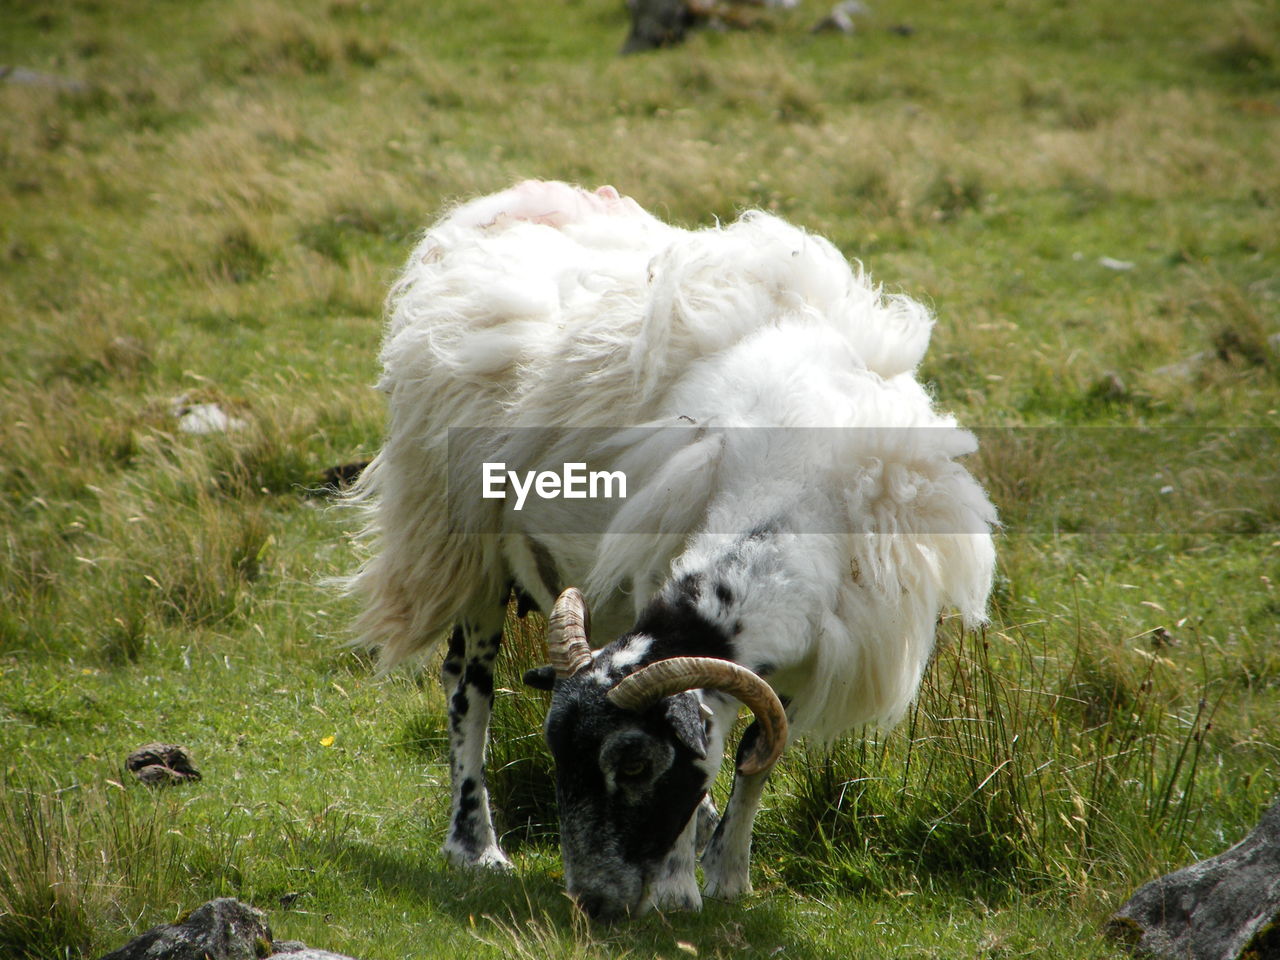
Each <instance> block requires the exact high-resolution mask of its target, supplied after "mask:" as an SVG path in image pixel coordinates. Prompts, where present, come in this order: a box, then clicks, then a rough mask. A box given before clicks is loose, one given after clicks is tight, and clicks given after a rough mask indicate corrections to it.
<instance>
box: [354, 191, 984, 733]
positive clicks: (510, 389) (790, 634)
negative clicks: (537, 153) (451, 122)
mask: <svg viewBox="0 0 1280 960" xmlns="http://www.w3.org/2000/svg"><path fill="white" fill-rule="evenodd" d="M387 306H388V323H387V329H386V337H385V340H384V343H383V347H382V354H381V359H382V364H383V369H384V373H383V377H382V380H381V382H380V388H381V389H382V390H383V391H385V392H386V394H387V396H388V403H389V423H388V430H387V438H386V443H385V446H384V447H383V449H382V451H381V453H380V454H379V455H378V457H377V458H376V459H375V460H374V462H373V464H372V465H371V466H370V467H369V468H368V469H367V470H366V472H365V474H364V476H363V477H362V478H361V480H360V482H359V484H358V485H357V487H356V489H355V491H354V493H353V498H354V499H355V500H357V501H358V502H360V503H362V504H364V505H365V506H366V508H367V510H368V517H369V526H368V530H367V534H368V536H369V537H370V538H371V540H372V546H373V551H372V553H371V556H370V558H369V559H368V561H367V562H366V563H365V564H364V566H363V567H362V568H361V569H360V570H359V571H358V572H357V573H356V574H355V575H354V576H353V577H352V578H351V579H350V581H349V585H350V587H351V588H352V590H353V591H354V592H356V593H357V594H359V595H360V596H361V597H362V598H363V600H364V610H363V613H362V615H361V619H360V622H359V629H360V631H361V634H362V637H363V639H364V640H365V641H367V642H370V643H373V644H376V645H378V646H380V647H381V648H382V651H383V657H384V662H386V663H394V662H397V661H399V660H401V659H403V658H405V657H407V656H409V655H412V654H414V653H417V652H419V651H422V650H424V649H426V648H427V647H429V646H431V645H432V644H433V643H434V642H435V641H436V640H437V639H438V638H439V637H441V636H443V635H444V634H445V633H446V632H447V631H448V629H449V628H450V627H451V625H452V624H453V623H455V622H456V621H458V620H461V619H463V618H466V617H468V616H471V615H473V611H475V610H478V609H483V608H486V607H491V606H492V605H493V604H494V603H497V602H499V600H500V596H501V591H502V590H503V587H504V584H505V583H507V582H508V580H509V579H510V578H511V577H513V576H514V577H515V578H517V579H518V580H520V581H521V583H522V584H523V585H524V586H525V588H526V589H527V590H529V592H530V593H532V594H533V596H534V597H535V599H537V600H538V601H539V602H540V603H543V604H549V602H550V599H551V598H550V597H549V596H547V595H546V594H547V590H545V589H543V588H542V587H541V586H540V584H539V581H538V578H537V576H536V573H535V571H534V569H533V567H534V564H535V560H534V558H533V556H532V555H531V551H530V547H529V541H528V537H526V535H525V533H526V531H524V530H522V529H521V526H520V519H521V518H520V514H514V513H510V512H508V513H506V514H503V515H502V516H501V519H500V521H499V523H500V524H501V528H502V529H503V530H505V531H506V533H504V534H502V535H498V534H494V535H476V534H467V535H459V534H455V533H451V532H450V517H449V516H448V510H447V507H446V499H445V496H444V493H443V491H444V490H445V487H446V481H447V479H448V478H447V476H446V474H447V472H448V459H447V448H446V442H445V441H446V432H447V430H448V429H449V428H450V427H459V426H466V427H495V428H498V427H501V428H509V427H573V428H577V427H615V428H623V427H631V426H639V425H664V426H673V427H674V426H679V425H682V424H689V423H690V421H692V422H693V424H694V425H692V426H690V429H688V430H687V431H675V430H664V431H658V432H653V431H632V432H631V433H628V432H626V431H620V432H619V434H618V437H617V440H616V442H615V443H614V444H613V445H612V455H613V459H614V464H615V465H616V466H617V467H619V468H622V469H625V470H627V471H628V477H629V478H632V477H633V474H634V478H635V479H634V480H633V481H632V489H631V490H630V491H629V495H628V497H627V499H626V500H621V501H611V502H610V504H609V505H608V506H607V509H608V510H610V511H612V513H611V514H610V515H609V516H608V517H606V523H605V526H608V525H609V524H610V523H611V524H612V526H611V528H610V529H611V530H612V531H613V532H610V533H606V534H601V535H596V536H584V535H575V536H567V535H554V534H539V535H538V538H537V539H538V541H539V544H540V545H541V546H542V547H544V548H545V549H546V550H547V551H549V553H550V555H551V556H552V557H553V558H554V560H555V563H556V567H557V570H558V572H559V574H560V577H561V581H562V585H569V584H574V585H578V586H580V587H582V588H583V589H584V593H585V594H586V595H587V598H588V600H589V602H590V603H591V604H592V613H593V620H594V622H595V624H596V630H595V634H596V639H597V640H598V641H604V640H610V639H612V638H613V634H612V633H609V634H607V635H606V633H605V631H606V630H622V629H625V628H627V627H629V626H630V621H631V618H632V616H633V615H634V612H635V610H636V609H638V607H639V606H640V605H642V604H643V603H644V602H645V601H646V600H647V599H648V598H649V597H650V596H652V594H653V592H654V591H655V590H657V589H658V588H659V587H660V586H661V585H662V583H663V582H664V581H666V580H667V579H668V577H669V576H670V575H671V574H672V572H673V570H674V571H675V572H677V573H680V572H690V571H697V570H698V569H701V568H703V567H705V566H707V565H714V563H715V557H716V554H717V551H723V550H724V549H726V548H727V547H726V545H727V544H729V543H730V542H731V541H732V540H734V539H735V536H736V537H737V539H739V540H740V535H741V534H743V533H745V532H746V531H748V530H750V529H752V528H753V526H754V525H756V524H758V523H760V522H762V521H775V522H778V524H779V528H780V529H781V530H782V532H783V534H784V535H783V536H782V537H780V538H779V539H778V544H779V546H778V552H779V555H778V556H774V557H770V558H768V563H767V564H765V565H764V566H762V567H761V568H760V570H759V571H758V575H759V577H761V578H764V579H766V580H769V578H772V580H770V581H769V583H766V584H765V585H764V586H763V587H762V585H761V584H760V583H759V582H758V581H757V582H754V583H753V584H752V585H751V586H752V589H751V590H750V591H746V592H747V593H749V595H750V596H751V598H752V599H751V601H750V602H751V603H753V604H755V605H757V607H759V609H757V610H756V611H755V614H754V619H753V621H752V622H753V623H754V624H757V625H761V624H766V623H767V624H770V625H771V627H770V628H769V629H762V628H760V627H758V626H757V627H756V628H755V629H753V631H752V632H751V635H749V636H745V637H743V638H741V642H742V644H743V645H744V646H745V647H746V648H749V650H748V656H744V657H740V659H743V660H744V662H751V663H762V662H768V663H770V664H772V665H774V666H775V667H776V670H777V672H776V674H774V675H771V678H770V679H771V682H773V684H774V685H775V687H777V688H778V690H779V692H780V693H782V694H784V695H789V696H791V697H792V698H793V708H792V712H793V717H792V726H793V730H794V732H795V733H797V734H804V733H807V734H810V735H814V736H817V737H820V738H829V737H833V736H835V735H837V734H839V733H840V732H842V731H844V730H846V729H848V728H849V727H850V726H852V725H855V724H859V723H864V722H870V721H882V722H892V721H894V720H896V719H897V718H898V717H900V716H901V715H902V713H903V712H904V711H905V710H906V709H907V707H908V706H909V704H910V702H911V700H912V698H913V697H914V696H915V691H916V688H917V685H918V683H919V678H920V676H921V673H922V672H923V670H924V667H925V665H926V663H927V661H928V658H929V655H930V652H931V650H932V646H933V636H934V630H935V626H936V621H937V616H938V613H939V610H940V609H941V607H942V606H944V605H947V604H950V605H953V606H955V607H957V608H958V609H959V611H960V612H961V613H962V614H963V616H964V618H965V620H966V621H967V622H968V623H970V624H974V623H979V622H981V621H982V620H983V618H984V614H985V607H986V600H987V594H988V592H989V589H990V585H991V577H992V571H993V567H994V551H993V548H992V543H991V537H990V534H989V529H990V527H991V526H992V525H993V524H994V523H995V522H996V517H995V511H994V508H993V507H992V506H991V504H990V502H989V501H988V499H987V497H986V495H985V494H984V493H983V491H982V490H981V488H980V487H979V486H978V484H977V483H976V482H975V481H974V480H973V478H972V477H971V476H970V475H969V474H968V473H967V471H965V470H964V468H963V467H962V466H960V465H959V464H958V463H957V462H956V458H958V457H960V456H963V455H964V454H966V453H969V452H971V451H972V450H973V449H974V447H975V445H976V444H975V441H974V439H973V437H972V435H971V434H968V433H966V432H964V431H962V430H960V429H958V428H957V427H956V425H955V422H954V420H953V419H952V418H951V417H949V416H946V415H943V414H940V413H938V412H937V411H936V410H935V409H934V404H933V402H932V401H931V399H930V398H929V396H928V395H927V394H926V392H925V391H924V389H923V388H922V387H921V386H920V385H919V383H917V382H916V380H915V379H914V376H913V371H914V370H915V368H916V366H917V365H918V364H919V362H920V359H921V358H922V356H923V355H924V352H925V349H926V348H927V346H928V341H929V335H930V330H931V327H932V323H933V320H932V318H931V317H930V315H929V313H928V311H927V310H926V309H925V308H924V307H923V306H922V305H921V304H919V303H917V302H915V301H913V300H910V299H908V298H906V297H893V296H886V295H885V294H884V293H883V292H882V291H881V290H880V289H879V288H878V287H876V286H874V285H872V284H871V282H870V281H869V280H868V278H867V277H866V275H865V274H864V273H863V271H862V269H861V266H860V265H858V266H856V267H851V266H850V264H849V263H848V262H847V261H846V260H845V259H844V257H843V256H842V255H841V254H840V253H839V251H837V250H836V249H835V247H833V246H832V245H831V244H830V243H828V242H827V241H825V240H823V239H821V238H819V237H815V236H812V235H810V234H807V233H805V232H804V231H802V230H800V229H798V228H796V227H794V226H791V225H789V224H787V223H785V222H783V221H782V220H779V219H778V218H776V217H773V216H770V215H769V214H766V213H761V212H751V213H747V214H744V215H743V216H742V217H741V218H740V219H739V220H738V221H737V222H735V223H733V224H730V225H728V226H723V227H715V228H711V229H705V230H694V231H688V230H682V229H678V228H675V227H671V226H669V225H666V224H664V223H662V222H660V221H658V220H656V219H655V218H654V217H652V216H650V215H649V214H648V213H646V212H645V211H643V210H642V209H641V208H640V207H639V206H638V205H636V204H635V202H634V201H632V200H630V199H629V198H625V197H620V196H619V195H618V193H617V191H614V190H613V189H612V188H602V189H601V190H599V191H596V192H594V193H588V192H587V191H584V190H580V189H578V188H575V187H571V186H568V185H566V184H561V183H542V182H529V183H525V184H521V185H519V186H517V187H514V188H512V189H510V190H507V191H504V192H501V193H498V194H494V195H492V196H488V197H483V198H480V199H478V200H474V201H472V202H470V203H467V204H464V205H462V206H460V207H458V208H456V209H455V210H453V211H452V212H451V213H450V214H448V215H447V216H445V217H444V218H443V219H442V220H440V221H439V222H438V223H437V224H435V225H434V226H433V227H432V228H430V229H429V230H428V231H427V232H426V234H425V236H424V237H423V238H422V240H421V242H420V243H419V244H418V245H417V247H416V249H415V250H414V251H413V254H412V255H411V256H410V258H409V261H408V263H407V264H406V266H405V268H404V271H403V273H402V274H401V276H400V279H399V280H398V281H397V282H396V284H395V285H394V287H393V288H392V291H391V294H390V296H389V299H388V305H387ZM717 427H762V428H763V427H790V428H815V429H814V430H812V431H809V430H798V431H796V432H795V434H794V435H792V433H791V432H790V431H783V430H762V431H750V430H747V431H717V430H715V429H710V428H717ZM818 428H843V429H841V430H838V431H831V437H832V439H831V441H830V442H815V439H814V438H815V437H819V436H821V433H820V432H819V431H818ZM853 428H862V429H857V430H855V429H853ZM868 428H875V429H868ZM908 428H931V429H908ZM806 438H807V439H806ZM655 445H658V446H660V447H661V449H658V448H655ZM764 463H768V464H769V469H768V470H764V469H762V468H761V465H762V464H764ZM779 464H781V467H779ZM766 476H767V479H762V478H764V477H766ZM499 503H500V502H497V501H488V502H486V507H485V508H486V509H488V504H494V506H493V507H492V509H494V510H495V511H499V510H500V509H501V508H500V506H499V505H498V504H499ZM597 508H599V507H598V505H597ZM779 518H781V519H780V520H779ZM453 519H454V520H455V521H456V520H457V519H458V518H456V517H455V518H453ZM494 528H495V529H496V527H494ZM601 529H604V526H602V527H601ZM637 529H646V530H661V531H664V532H663V533H660V534H659V533H654V534H637V533H631V532H625V531H631V530H637ZM788 531H791V532H790V533H788ZM815 531H818V532H815ZM762 563H764V559H763V558H762ZM729 586H730V587H731V588H732V587H733V586H734V585H732V584H730V585H729ZM742 586H743V589H744V591H745V587H746V585H742ZM770 605H772V606H770ZM544 608H545V607H544ZM708 614H709V615H714V611H708Z"/></svg>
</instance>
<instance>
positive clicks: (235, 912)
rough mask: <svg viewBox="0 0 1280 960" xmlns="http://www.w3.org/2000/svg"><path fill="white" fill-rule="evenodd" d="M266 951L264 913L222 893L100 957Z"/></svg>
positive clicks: (205, 958) (222, 957) (254, 956)
mask: <svg viewBox="0 0 1280 960" xmlns="http://www.w3.org/2000/svg"><path fill="white" fill-rule="evenodd" d="M270 953H271V928H270V927H268V926H267V918H266V915H265V914H264V913H263V912H262V911H261V910H255V909H254V908H253V907H251V906H249V905H248V904H246V903H241V902H240V901H239V900H235V899H232V898H231V897H224V898H222V899H220V900H210V901H209V902H208V903H206V904H204V905H203V906H201V907H197V908H196V909H195V910H193V911H191V915H190V916H188V917H187V919H186V920H184V921H183V922H182V923H178V924H164V925H162V926H159V927H153V928H152V929H150V930H148V931H147V932H146V933H144V934H143V935H142V936H140V937H138V938H137V939H136V940H131V941H129V942H128V943H126V944H125V945H124V946H123V947H121V948H120V949H119V950H115V951H113V952H111V953H108V954H107V955H106V956H104V957H102V958H101V960H259V958H261V957H265V956H268V955H269V954H270Z"/></svg>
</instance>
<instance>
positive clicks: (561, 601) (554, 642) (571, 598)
mask: <svg viewBox="0 0 1280 960" xmlns="http://www.w3.org/2000/svg"><path fill="white" fill-rule="evenodd" d="M587 620H588V614H587V601H586V600H585V599H583V596H582V593H581V592H580V591H579V590H578V588H577V587H569V588H568V589H567V590H565V591H564V593H562V594H560V596H559V597H557V598H556V604H555V606H554V607H552V608H551V616H550V617H548V618H547V657H548V659H550V660H551V666H553V667H555V671H556V678H557V679H560V680H564V679H567V678H569V677H572V676H573V675H574V674H575V673H577V672H578V671H579V670H581V669H583V668H584V667H589V666H591V662H592V661H591V644H590V643H588V642H587Z"/></svg>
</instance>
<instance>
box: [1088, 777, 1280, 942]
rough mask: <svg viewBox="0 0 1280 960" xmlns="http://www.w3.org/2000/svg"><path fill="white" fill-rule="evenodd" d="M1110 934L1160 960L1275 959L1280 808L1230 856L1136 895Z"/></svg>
mask: <svg viewBox="0 0 1280 960" xmlns="http://www.w3.org/2000/svg"><path fill="white" fill-rule="evenodd" d="M1107 931H1108V933H1110V934H1111V935H1112V936H1114V937H1116V938H1117V939H1119V940H1121V941H1122V942H1124V943H1125V944H1126V945H1127V946H1128V947H1129V948H1130V950H1132V951H1133V952H1134V953H1135V954H1136V955H1138V956H1143V957H1155V958H1160V960H1175V958H1176V960H1277V958H1280V800H1278V801H1277V802H1276V803H1274V804H1273V805H1272V807H1271V809H1270V810H1268V811H1267V812H1266V813H1265V814H1263V816H1262V820H1261V821H1260V822H1259V823H1258V825H1257V827H1255V828H1254V830H1253V832H1252V833H1250V834H1249V835H1248V836H1247V837H1245V838H1244V839H1243V840H1241V841H1240V842H1239V843H1238V844H1236V845H1235V846H1234V847H1232V848H1231V849H1230V850H1228V851H1226V852H1225V853H1221V854H1219V855H1218V856H1216V857H1213V858H1211V859H1209V860H1204V861H1201V862H1200V863H1196V864H1192V865H1191V866H1189V867H1184V868H1183V869H1181V870H1178V871H1176V872H1174V873H1170V874H1167V875H1165V876H1163V877H1160V878H1158V879H1156V880H1152V881H1151V882H1150V883H1148V884H1147V885H1146V886H1144V887H1142V888H1140V889H1139V890H1138V892H1137V893H1135V894H1134V895H1133V897H1132V898H1131V899H1130V900H1129V902H1128V903H1126V904H1125V905H1124V906H1123V907H1121V908H1120V909H1119V910H1117V911H1116V913H1115V915H1114V916H1113V917H1112V918H1111V920H1110V921H1109V922H1108V924H1107Z"/></svg>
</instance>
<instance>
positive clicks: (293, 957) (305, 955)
mask: <svg viewBox="0 0 1280 960" xmlns="http://www.w3.org/2000/svg"><path fill="white" fill-rule="evenodd" d="M272 956H273V957H280V958H281V960H355V958H354V957H348V956H347V955H346V954H345V953H330V952H329V951H328V950H317V949H315V948H314V947H308V946H307V945H306V944H305V943H299V942H298V941H297V940H281V941H280V942H279V943H277V944H276V952H275V953H273V954H272Z"/></svg>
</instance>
